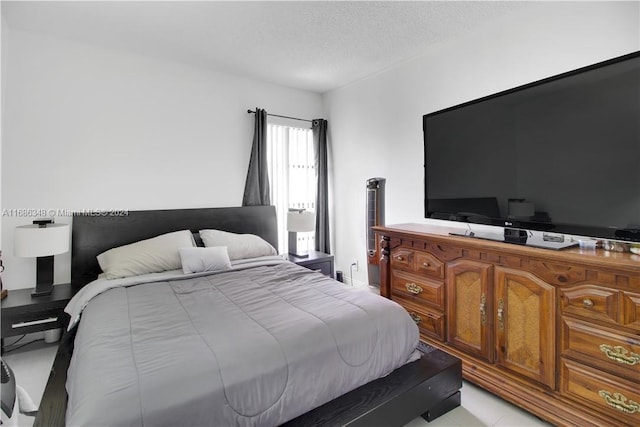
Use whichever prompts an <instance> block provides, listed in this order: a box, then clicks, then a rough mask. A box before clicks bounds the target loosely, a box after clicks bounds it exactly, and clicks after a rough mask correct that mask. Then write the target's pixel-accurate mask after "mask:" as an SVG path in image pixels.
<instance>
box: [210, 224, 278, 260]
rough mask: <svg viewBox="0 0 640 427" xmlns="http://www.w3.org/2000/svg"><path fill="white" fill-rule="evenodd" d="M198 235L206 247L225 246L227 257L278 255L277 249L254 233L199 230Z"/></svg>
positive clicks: (243, 257) (242, 257)
mask: <svg viewBox="0 0 640 427" xmlns="http://www.w3.org/2000/svg"><path fill="white" fill-rule="evenodd" d="M200 237H201V238H202V241H203V242H204V245H205V246H206V247H208V248H209V247H213V246H226V247H227V251H228V252H229V259H231V260H232V261H233V260H236V259H245V258H256V257H261V256H267V255H278V251H276V250H275V248H274V247H273V246H271V245H270V244H269V242H267V241H266V240H263V239H262V238H261V237H259V236H256V235H255V234H236V233H229V232H227V231H220V230H200Z"/></svg>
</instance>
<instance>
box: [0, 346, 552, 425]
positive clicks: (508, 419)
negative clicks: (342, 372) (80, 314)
mask: <svg viewBox="0 0 640 427" xmlns="http://www.w3.org/2000/svg"><path fill="white" fill-rule="evenodd" d="M56 349H57V345H55V344H45V343H44V342H38V343H34V344H30V345H29V346H27V347H25V348H22V349H18V350H15V351H13V352H9V353H5V354H4V355H3V356H2V357H3V359H4V360H5V361H6V362H7V364H8V365H9V366H10V367H11V369H13V372H14V375H15V377H16V379H17V381H18V384H20V385H21V386H22V387H23V388H24V389H25V390H27V392H28V393H29V395H30V396H31V398H32V399H33V400H34V402H35V403H36V404H39V403H40V399H41V398H42V392H43V391H44V387H45V385H46V383H47V378H48V376H49V370H50V369H51V366H52V364H53V359H54V357H55V352H56ZM33 420H34V418H33V417H28V416H24V415H22V414H21V415H20V417H19V419H18V421H19V425H20V426H32V425H33ZM427 426H428V427H444V426H464V427H471V426H500V427H534V426H538V427H548V426H549V424H547V423H545V422H543V421H541V420H539V419H538V418H536V417H534V416H533V415H531V414H529V413H527V412H525V411H523V410H521V409H519V408H518V407H516V406H514V405H511V404H510V403H507V402H506V401H504V400H502V399H500V398H498V397H495V396H493V395H492V394H490V393H487V392H486V391H484V390H482V389H481V388H479V387H476V386H474V385H473V384H470V383H468V382H464V384H463V387H462V405H461V406H460V407H458V408H456V409H454V410H453V411H450V412H448V413H447V414H445V415H443V416H441V417H440V418H438V419H436V420H434V421H432V422H430V423H428V422H426V421H425V420H423V419H422V418H416V419H414V420H413V421H411V422H410V423H409V424H407V425H406V426H405V427H427Z"/></svg>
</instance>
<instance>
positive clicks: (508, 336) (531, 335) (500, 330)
mask: <svg viewBox="0 0 640 427" xmlns="http://www.w3.org/2000/svg"><path fill="white" fill-rule="evenodd" d="M495 280H496V282H495V283H496V289H495V292H496V294H495V295H496V299H495V311H496V321H495V331H496V348H497V363H498V364H499V365H501V366H503V367H505V368H508V369H510V370H512V371H515V372H518V373H520V374H522V375H525V376H527V377H529V378H532V379H534V380H536V381H539V382H540V383H542V384H545V385H547V386H549V387H551V388H553V387H554V386H555V357H554V354H555V342H556V340H555V288H554V287H553V286H551V285H549V284H548V283H546V282H544V281H543V280H541V279H539V278H538V277H536V276H534V275H532V274H530V273H528V272H524V271H519V270H513V269H509V268H503V267H496V268H495Z"/></svg>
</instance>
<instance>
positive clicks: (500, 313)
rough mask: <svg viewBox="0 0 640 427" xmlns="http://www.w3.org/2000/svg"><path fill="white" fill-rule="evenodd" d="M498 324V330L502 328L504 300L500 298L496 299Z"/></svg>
mask: <svg viewBox="0 0 640 427" xmlns="http://www.w3.org/2000/svg"><path fill="white" fill-rule="evenodd" d="M498 325H499V327H500V330H503V329H504V301H503V300H502V298H500V300H499V301H498Z"/></svg>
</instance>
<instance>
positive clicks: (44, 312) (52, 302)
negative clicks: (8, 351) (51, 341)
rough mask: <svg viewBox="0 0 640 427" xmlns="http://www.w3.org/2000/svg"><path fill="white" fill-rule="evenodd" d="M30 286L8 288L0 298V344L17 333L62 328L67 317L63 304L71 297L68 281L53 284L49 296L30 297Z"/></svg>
mask: <svg viewBox="0 0 640 427" xmlns="http://www.w3.org/2000/svg"><path fill="white" fill-rule="evenodd" d="M31 291H32V289H31V288H29V289H14V290H10V291H9V294H8V295H7V297H6V298H5V299H3V300H2V306H1V307H2V308H1V311H2V347H3V350H4V339H5V338H7V337H13V336H16V335H22V334H30V333H32V332H40V331H46V330H48V329H56V328H65V327H66V326H67V324H68V323H69V316H68V315H67V314H66V313H65V312H64V307H65V306H66V305H67V303H68V302H69V300H70V299H71V284H69V283H66V284H62V285H54V286H53V291H52V292H51V294H50V295H44V296H40V297H34V298H32V297H31Z"/></svg>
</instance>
